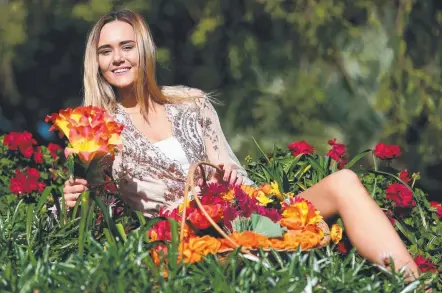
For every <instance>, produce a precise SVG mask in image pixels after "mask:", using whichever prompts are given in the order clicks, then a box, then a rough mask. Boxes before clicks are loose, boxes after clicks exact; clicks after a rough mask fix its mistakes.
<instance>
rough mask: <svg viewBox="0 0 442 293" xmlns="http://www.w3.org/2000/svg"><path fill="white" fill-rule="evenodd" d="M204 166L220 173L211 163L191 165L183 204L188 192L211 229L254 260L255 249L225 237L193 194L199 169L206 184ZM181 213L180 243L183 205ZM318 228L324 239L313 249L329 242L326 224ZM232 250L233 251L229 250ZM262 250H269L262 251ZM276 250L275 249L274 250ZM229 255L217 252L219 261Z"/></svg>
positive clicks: (226, 251) (183, 223)
mask: <svg viewBox="0 0 442 293" xmlns="http://www.w3.org/2000/svg"><path fill="white" fill-rule="evenodd" d="M204 166H208V167H212V168H214V169H216V170H218V171H221V169H220V168H219V167H218V166H216V165H214V164H211V163H207V162H200V163H196V164H192V165H191V166H190V168H189V172H188V176H187V182H186V188H185V190H184V202H187V201H188V200H189V192H190V191H191V192H192V195H193V199H195V202H196V204H197V206H198V207H199V209H200V210H201V212H202V213H203V215H204V216H205V217H206V219H207V220H208V221H209V223H210V224H211V225H212V226H213V228H214V229H215V230H216V231H217V232H218V233H219V234H220V235H221V236H222V237H224V238H225V239H226V240H227V241H228V242H229V243H230V244H231V245H232V246H233V247H235V248H239V249H240V251H241V252H242V253H243V254H246V255H248V256H249V257H253V258H255V259H256V256H255V254H254V253H256V250H255V249H250V248H247V247H241V246H240V245H239V244H238V243H236V242H235V241H234V240H233V239H232V238H231V237H230V236H229V235H227V233H226V232H225V231H224V230H223V229H222V228H221V227H220V226H219V225H218V224H217V223H215V221H213V219H212V218H211V217H210V216H209V214H208V213H207V211H206V210H205V208H204V206H203V205H202V204H201V201H200V199H199V197H198V196H197V195H196V194H197V193H196V192H195V174H196V171H197V170H198V169H199V170H200V172H201V174H200V175H201V177H202V180H203V181H204V182H203V183H204V184H206V178H205V177H206V176H205V173H206V172H205V169H204ZM183 206H184V208H183V211H182V217H181V230H180V243H182V242H183V240H184V225H185V221H186V216H187V215H186V212H187V209H186V204H184V205H183ZM317 226H318V228H319V229H320V230H321V231H322V232H323V235H324V237H323V238H322V239H321V241H320V242H319V244H318V245H317V246H315V248H320V247H324V246H326V245H327V244H328V243H329V242H330V239H331V238H330V229H329V226H328V224H327V223H326V222H325V221H324V220H321V221H320V222H319V223H318V224H317ZM290 232H292V233H301V232H300V231H297V230H290ZM231 250H233V249H231ZM263 250H270V249H263ZM275 250H277V249H275ZM277 251H290V250H277ZM304 251H308V250H304ZM228 254H229V250H224V251H220V252H218V257H219V259H220V260H222V259H225V258H226V257H227V256H228Z"/></svg>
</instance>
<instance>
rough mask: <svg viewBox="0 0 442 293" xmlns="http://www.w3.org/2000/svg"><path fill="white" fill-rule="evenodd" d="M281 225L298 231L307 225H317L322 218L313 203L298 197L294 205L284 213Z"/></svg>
mask: <svg viewBox="0 0 442 293" xmlns="http://www.w3.org/2000/svg"><path fill="white" fill-rule="evenodd" d="M282 217H283V218H282V219H281V220H280V223H281V225H282V226H284V227H287V228H289V229H293V230H298V229H302V228H304V227H305V226H307V225H315V224H316V223H318V222H319V221H320V220H322V216H320V215H319V211H317V210H316V209H315V207H314V206H313V204H312V203H310V202H308V201H306V200H304V199H302V198H300V197H298V198H296V199H295V200H294V202H293V203H292V204H290V205H289V206H286V207H285V208H284V209H283V212H282Z"/></svg>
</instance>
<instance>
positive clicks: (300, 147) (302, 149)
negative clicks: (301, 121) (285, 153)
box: [288, 140, 315, 157]
mask: <svg viewBox="0 0 442 293" xmlns="http://www.w3.org/2000/svg"><path fill="white" fill-rule="evenodd" d="M288 148H289V151H290V152H292V155H293V156H294V157H296V156H298V155H300V154H306V155H308V154H311V153H313V152H314V151H315V148H314V147H313V146H311V145H309V144H308V143H307V142H306V141H305V140H302V141H295V142H293V143H291V144H289V146H288Z"/></svg>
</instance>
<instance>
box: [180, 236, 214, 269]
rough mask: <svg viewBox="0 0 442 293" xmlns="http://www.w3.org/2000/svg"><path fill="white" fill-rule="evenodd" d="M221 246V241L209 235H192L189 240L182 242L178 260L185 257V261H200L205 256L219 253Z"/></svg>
mask: <svg viewBox="0 0 442 293" xmlns="http://www.w3.org/2000/svg"><path fill="white" fill-rule="evenodd" d="M220 247H221V242H220V241H219V240H218V239H216V238H214V237H211V236H209V235H205V236H203V237H191V238H190V239H189V241H188V242H184V243H181V244H180V247H179V251H180V256H179V257H178V261H181V260H182V259H183V260H184V262H185V263H195V262H199V261H201V259H202V257H203V256H207V255H208V254H210V253H211V254H214V253H217V252H218V250H219V248H220Z"/></svg>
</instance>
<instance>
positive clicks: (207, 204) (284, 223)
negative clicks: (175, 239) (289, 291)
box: [148, 183, 342, 263]
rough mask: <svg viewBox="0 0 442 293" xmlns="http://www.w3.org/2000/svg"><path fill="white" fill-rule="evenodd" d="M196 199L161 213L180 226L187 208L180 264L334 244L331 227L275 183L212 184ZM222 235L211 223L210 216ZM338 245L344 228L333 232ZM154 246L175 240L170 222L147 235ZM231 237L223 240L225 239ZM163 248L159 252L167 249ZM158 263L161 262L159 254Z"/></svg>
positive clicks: (305, 203) (299, 198)
mask: <svg viewBox="0 0 442 293" xmlns="http://www.w3.org/2000/svg"><path fill="white" fill-rule="evenodd" d="M199 201H200V203H201V206H202V207H203V209H201V208H200V206H199V205H198V204H197V202H196V199H193V200H191V201H188V202H186V203H182V204H181V206H179V207H178V208H176V209H174V210H172V211H169V212H164V211H162V212H161V216H164V217H167V218H173V219H175V220H176V221H179V222H180V221H181V218H182V213H183V211H184V205H186V207H185V208H186V218H185V223H184V225H182V227H183V229H184V231H183V232H184V239H183V240H182V242H181V243H180V246H179V252H180V256H179V260H184V262H186V263H194V262H198V261H200V260H202V257H203V256H207V255H208V254H217V253H223V252H227V251H230V250H233V249H234V248H236V247H242V248H243V249H245V251H251V250H257V249H264V250H269V249H275V250H281V251H291V250H297V249H299V248H301V249H302V250H309V249H312V248H315V247H320V246H323V245H326V244H327V243H328V241H329V240H330V236H331V235H330V232H329V230H328V227H327V225H326V224H325V222H324V221H323V219H322V216H321V215H320V214H319V211H317V210H316V209H315V207H314V206H313V204H312V203H310V202H308V201H307V200H305V199H303V198H301V197H295V196H294V195H293V194H292V193H281V192H280V191H279V188H278V185H277V184H276V183H272V184H265V185H262V186H259V187H252V186H247V185H242V186H240V187H228V186H225V185H221V184H213V183H209V184H208V185H207V187H205V188H204V189H203V190H202V193H201V195H200V196H199ZM205 213H207V216H209V217H210V219H211V220H212V221H213V223H215V224H216V225H217V226H219V227H220V228H221V229H222V230H221V231H219V230H218V229H217V227H215V226H214V225H213V223H211V221H209V219H208V217H206V216H205V215H204V214H205ZM334 231H335V233H333V238H334V240H335V241H339V239H340V238H341V237H342V229H340V230H339V231H338V230H337V229H334ZM148 233H149V237H150V240H151V241H155V240H171V233H170V226H169V222H168V221H162V222H159V223H158V224H156V225H155V226H154V227H153V228H152V229H151V230H149V232H148ZM223 233H224V234H225V235H226V236H227V237H225V236H224V237H223V235H222V234H223ZM164 248H165V247H164V246H162V247H160V248H159V250H163V252H164ZM154 259H156V260H157V261H159V258H158V251H155V252H154Z"/></svg>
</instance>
